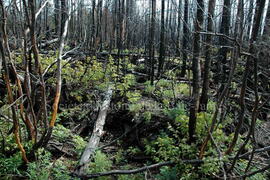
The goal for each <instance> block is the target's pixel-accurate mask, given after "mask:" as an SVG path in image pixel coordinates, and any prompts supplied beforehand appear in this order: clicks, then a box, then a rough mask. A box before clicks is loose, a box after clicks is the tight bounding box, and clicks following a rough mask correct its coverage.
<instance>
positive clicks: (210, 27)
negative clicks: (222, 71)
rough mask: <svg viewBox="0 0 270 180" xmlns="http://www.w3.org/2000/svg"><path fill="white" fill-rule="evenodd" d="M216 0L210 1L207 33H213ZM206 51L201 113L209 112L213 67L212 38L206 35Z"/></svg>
mask: <svg viewBox="0 0 270 180" xmlns="http://www.w3.org/2000/svg"><path fill="white" fill-rule="evenodd" d="M215 6H216V0H209V5H208V24H207V31H208V32H212V31H213V23H214V22H213V17H214V13H215ZM205 44H206V47H205V49H206V51H205V63H204V73H203V85H202V94H201V98H200V107H199V111H206V110H207V102H208V89H209V73H210V65H211V58H212V57H211V56H212V45H211V44H212V36H211V35H206V40H205Z"/></svg>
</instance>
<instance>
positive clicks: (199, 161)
mask: <svg viewBox="0 0 270 180" xmlns="http://www.w3.org/2000/svg"><path fill="white" fill-rule="evenodd" d="M182 163H184V164H200V163H203V160H200V159H193V160H183V161H182ZM175 164H176V163H175V162H171V161H168V162H161V163H157V164H152V165H150V166H145V167H141V168H138V169H131V170H113V171H108V172H99V173H94V174H88V175H79V176H78V175H76V174H72V175H73V176H75V177H79V178H81V179H92V178H97V177H101V176H111V175H121V174H136V173H141V172H144V171H147V170H150V169H155V168H160V167H163V166H173V165H175Z"/></svg>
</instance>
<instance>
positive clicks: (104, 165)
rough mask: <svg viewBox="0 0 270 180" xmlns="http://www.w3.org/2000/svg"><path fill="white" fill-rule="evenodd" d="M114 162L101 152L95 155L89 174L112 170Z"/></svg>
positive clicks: (100, 178) (105, 179)
mask: <svg viewBox="0 0 270 180" xmlns="http://www.w3.org/2000/svg"><path fill="white" fill-rule="evenodd" d="M111 167H112V161H111V160H110V159H109V158H108V157H107V156H106V154H104V153H102V152H101V151H97V152H96V154H95V158H94V162H92V163H90V166H89V169H88V173H97V172H104V171H108V170H110V169H111ZM98 180H107V177H99V178H98Z"/></svg>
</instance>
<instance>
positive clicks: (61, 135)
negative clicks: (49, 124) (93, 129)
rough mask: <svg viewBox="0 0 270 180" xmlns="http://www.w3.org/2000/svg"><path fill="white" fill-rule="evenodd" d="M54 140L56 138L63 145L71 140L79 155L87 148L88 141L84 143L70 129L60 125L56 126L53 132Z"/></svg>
mask: <svg viewBox="0 0 270 180" xmlns="http://www.w3.org/2000/svg"><path fill="white" fill-rule="evenodd" d="M53 138H55V139H56V140H57V141H58V142H63V143H65V142H66V140H67V139H70V140H71V141H72V143H73V144H74V147H75V151H76V153H77V154H80V153H81V152H82V151H83V150H84V148H85V146H86V141H84V140H83V138H82V137H81V136H78V135H76V134H73V133H72V132H71V131H70V130H69V129H67V128H65V127H64V126H62V125H60V124H57V125H56V126H55V128H54V131H53Z"/></svg>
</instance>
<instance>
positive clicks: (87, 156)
mask: <svg viewBox="0 0 270 180" xmlns="http://www.w3.org/2000/svg"><path fill="white" fill-rule="evenodd" d="M112 89H113V88H112V85H110V86H109V88H108V91H107V93H106V95H105V98H104V101H103V104H102V105H101V107H100V111H99V114H98V118H97V120H96V122H95V126H94V130H93V133H92V135H91V137H90V139H89V141H88V144H87V145H86V148H85V150H84V152H83V154H82V156H81V159H80V162H79V165H78V166H77V167H76V168H75V171H74V174H76V175H79V176H80V175H82V174H83V173H84V171H85V169H86V168H87V167H88V164H89V162H90V161H91V157H92V156H93V155H94V153H95V151H96V149H97V148H98V145H99V141H100V138H101V136H102V134H103V127H104V124H105V119H106V116H107V111H108V109H109V105H110V102H111V98H112V93H113V90H112Z"/></svg>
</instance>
